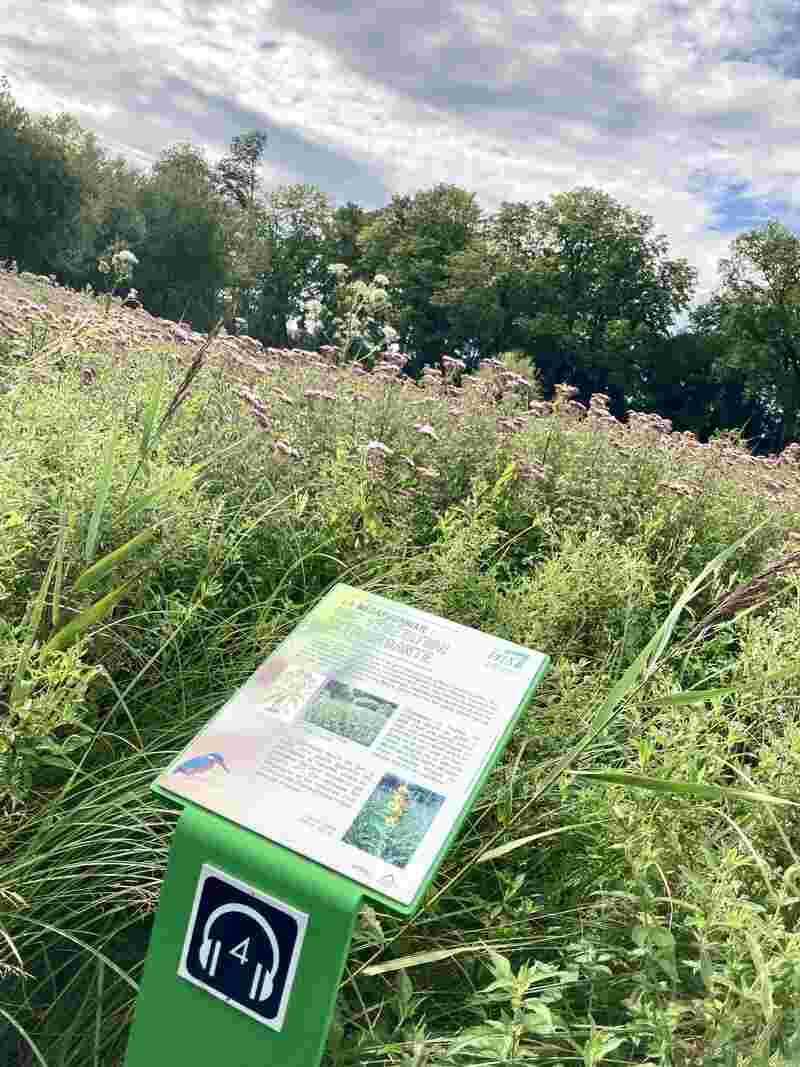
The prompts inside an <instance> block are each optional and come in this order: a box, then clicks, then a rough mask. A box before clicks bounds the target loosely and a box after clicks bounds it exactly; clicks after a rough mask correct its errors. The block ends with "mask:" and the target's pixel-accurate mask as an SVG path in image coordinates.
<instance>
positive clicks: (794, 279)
mask: <svg viewBox="0 0 800 1067" xmlns="http://www.w3.org/2000/svg"><path fill="white" fill-rule="evenodd" d="M731 249H732V256H731V258H730V259H722V260H720V264H719V272H720V274H721V276H722V285H721V287H720V290H718V291H717V292H716V293H715V294H714V295H713V296H712V298H711V300H709V301H708V303H707V304H705V305H703V306H702V307H701V308H698V309H696V311H695V312H694V314H693V316H692V319H693V321H694V322H695V324H696V325H697V327H698V328H699V329H703V330H704V331H705V332H713V333H718V334H720V335H722V336H723V337H724V338H725V340H726V342H727V356H726V359H727V362H728V364H729V366H730V367H732V368H736V369H738V371H739V372H740V373H741V375H742V376H743V378H744V380H745V381H746V383H747V395H748V397H749V398H751V399H759V400H760V402H761V403H762V405H764V406H767V407H771V408H772V409H773V412H774V413H775V414H776V415H777V416H778V417H779V421H780V432H779V433H778V435H777V437H776V447H777V448H781V447H782V446H783V444H784V443H785V442H786V441H788V440H794V439H796V438H797V437H798V433H799V432H800V240H798V238H797V237H796V236H795V235H794V234H793V233H792V232H791V231H790V230H788V229H787V228H786V227H785V226H783V225H782V224H781V223H779V222H777V221H775V220H771V221H770V222H768V223H767V224H766V225H765V226H763V227H757V228H755V229H753V230H750V231H749V232H747V233H744V234H740V236H739V237H737V238H736V239H735V240H734V241H733V242H732V245H731Z"/></svg>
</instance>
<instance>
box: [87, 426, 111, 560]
mask: <svg viewBox="0 0 800 1067" xmlns="http://www.w3.org/2000/svg"><path fill="white" fill-rule="evenodd" d="M116 437H117V428H116V426H115V427H114V428H113V429H112V431H111V433H110V434H109V437H108V441H107V443H106V451H105V456H104V457H103V466H102V467H101V468H100V474H99V477H98V479H97V490H96V492H95V498H94V510H93V512H92V517H91V519H90V520H89V532H88V533H87V535H86V545H85V548H84V551H83V558H84V559H85V560H86V561H87V563H88V561H89V560H90V559H91V558H92V557H93V556H94V550H95V548H96V547H97V537H98V533H99V530H100V519H101V518H102V515H103V510H104V509H105V506H106V501H107V500H108V494H109V492H110V491H111V479H112V477H113V474H114V445H115V443H116Z"/></svg>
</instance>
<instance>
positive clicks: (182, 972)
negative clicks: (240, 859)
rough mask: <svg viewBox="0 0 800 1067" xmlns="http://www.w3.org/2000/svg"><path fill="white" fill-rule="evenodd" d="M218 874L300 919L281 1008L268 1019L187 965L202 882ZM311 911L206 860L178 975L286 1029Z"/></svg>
mask: <svg viewBox="0 0 800 1067" xmlns="http://www.w3.org/2000/svg"><path fill="white" fill-rule="evenodd" d="M212 875H213V876H214V877H215V878H219V879H220V881H222V882H226V883H227V884H228V885H232V886H234V887H235V888H236V889H238V890H240V891H241V892H242V893H247V894H248V895H249V896H251V897H255V899H256V900H260V901H262V902H263V903H265V904H269V905H270V906H271V907H273V908H277V910H278V911H282V912H285V913H286V914H287V915H290V916H291V917H292V918H293V919H294V920H295V922H296V923H297V940H296V941H295V943H294V949H293V950H292V958H291V960H290V961H289V970H288V971H287V972H286V984H285V985H284V987H283V993H282V995H281V1001H280V1004H279V1005H278V1011H277V1014H276V1015H275V1018H274V1019H265V1018H264V1016H263V1015H259V1014H258V1012H255V1011H252V1010H251V1009H250V1008H246V1007H245V1006H244V1005H243V1004H240V1003H239V1002H238V1000H234V999H233V998H232V997H226V996H225V994H224V993H220V992H219V990H217V989H213V988H212V987H211V986H208V985H206V984H205V982H201V981H200V980H199V979H198V978H195V977H194V975H192V974H190V973H189V971H188V970H187V969H186V958H187V956H188V954H189V945H190V943H191V940H192V934H193V932H194V923H195V919H196V917H197V911H198V908H199V907H200V898H201V896H202V894H203V886H204V885H205V883H206V879H207V878H209V877H210V876H212ZM308 918H309V917H308V915H307V914H306V912H304V911H298V910H297V908H293V907H292V906H291V905H290V904H286V903H284V901H282V900H278V899H277V897H271V896H270V895H269V893H262V892H261V890H259V889H254V888H253V886H251V885H248V884H247V883H246V882H243V881H241V879H239V878H234V877H233V875H231V874H226V873H225V871H221V870H220V869H219V867H213V866H212V865H211V864H210V863H204V864H203V866H202V867H201V869H200V877H199V878H198V879H197V888H196V889H195V891H194V901H193V902H192V913H191V915H190V917H189V924H188V926H187V927H186V936H185V938H184V940H183V948H182V950H181V959H180V963H179V965H178V977H179V978H183V979H185V980H186V981H187V982H191V983H192V985H196V986H197V987H198V989H204V990H205V991H206V993H210V994H211V996H212V997H216V998H217V999H218V1000H221V1001H223V1002H224V1003H225V1004H229V1005H230V1006H231V1007H232V1008H235V1009H236V1010H237V1011H240V1012H242V1013H243V1014H244V1015H249V1016H250V1018H251V1019H255V1020H256V1022H259V1023H262V1024H263V1025H264V1026H269V1027H270V1029H272V1030H277V1031H280V1030H282V1029H283V1023H284V1020H285V1018H286V1010H287V1008H288V1006H289V995H290V994H291V992H292V986H293V985H294V978H295V973H296V971H297V967H298V964H299V963H300V950H301V949H302V947H303V938H304V937H305V933H306V926H307V925H308Z"/></svg>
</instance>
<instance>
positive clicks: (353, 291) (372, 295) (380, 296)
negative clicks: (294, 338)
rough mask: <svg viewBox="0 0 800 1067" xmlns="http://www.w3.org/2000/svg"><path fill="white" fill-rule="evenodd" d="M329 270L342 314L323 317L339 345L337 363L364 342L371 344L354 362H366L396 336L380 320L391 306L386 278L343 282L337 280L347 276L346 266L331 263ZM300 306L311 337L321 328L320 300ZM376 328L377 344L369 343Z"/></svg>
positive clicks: (309, 301)
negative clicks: (377, 334)
mask: <svg viewBox="0 0 800 1067" xmlns="http://www.w3.org/2000/svg"><path fill="white" fill-rule="evenodd" d="M328 271H329V272H330V273H331V274H334V275H335V276H336V279H337V290H336V303H337V305H338V306H339V307H341V309H342V311H343V314H342V315H339V316H333V317H332V318H331V316H330V314H327V315H325V318H328V320H329V321H330V324H331V325H332V327H333V334H334V337H335V338H336V340H337V342H338V343H339V346H340V351H339V360H340V362H346V361H347V359H348V356H349V355H350V353H351V351H352V349H353V348H354V346H357V345H359V344H361V343H366V344H367V345H371V346H370V347H369V350H368V351H367V353H366V354H365V355H363V356H361V357H360V358H359V359H357V360H356V361H355V362H357V363H363V362H366V361H367V360H368V359H369V358H370V357H371V356H372V355H374V354H375V352H377V351H378V350H379V349H380V348H383V347H386V346H388V345H390V344H392V343H393V342H395V341H396V339H397V337H398V336H399V334H398V333H397V331H396V330H395V329H394V328H393V327H392V326H389V325H388V324H386V323H385V322H384V323H383V324H381V319H383V318H385V316H386V314H387V313H388V312H389V310H390V307H391V302H390V300H389V295H388V293H387V292H386V291H385V288H384V287H385V286H387V285H388V284H389V279H388V278H387V277H386V275H385V274H376V275H375V277H374V278H373V280H372V285H367V283H366V282H362V281H355V282H345V281H343V280H340V279H343V278H344V277H345V275H347V274H348V273H349V267H347V266H346V264H344V263H332V264H331V265H330V266H329V267H328ZM303 307H304V310H305V314H306V317H305V329H306V332H307V333H308V334H310V335H311V336H314V335H315V334H317V333H319V331H320V330H321V329H322V326H323V314H324V312H323V304H322V301H321V300H318V299H311V300H307V301H305V303H304V305H303ZM376 326H377V327H378V328H379V331H380V335H381V336H380V339H379V340H377V342H376V343H371V341H373V340H374V338H375V337H376V329H375V327H376ZM295 332H296V331H295Z"/></svg>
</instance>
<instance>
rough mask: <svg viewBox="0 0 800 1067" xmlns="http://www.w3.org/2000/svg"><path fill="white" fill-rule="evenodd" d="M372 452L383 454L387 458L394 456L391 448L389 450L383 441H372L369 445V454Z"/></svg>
mask: <svg viewBox="0 0 800 1067" xmlns="http://www.w3.org/2000/svg"><path fill="white" fill-rule="evenodd" d="M371 451H377V452H383V454H384V455H385V456H393V455H394V452H392V450H391V448H387V446H386V445H385V444H384V443H383V441H370V442H369V444H368V445H367V452H371Z"/></svg>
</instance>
